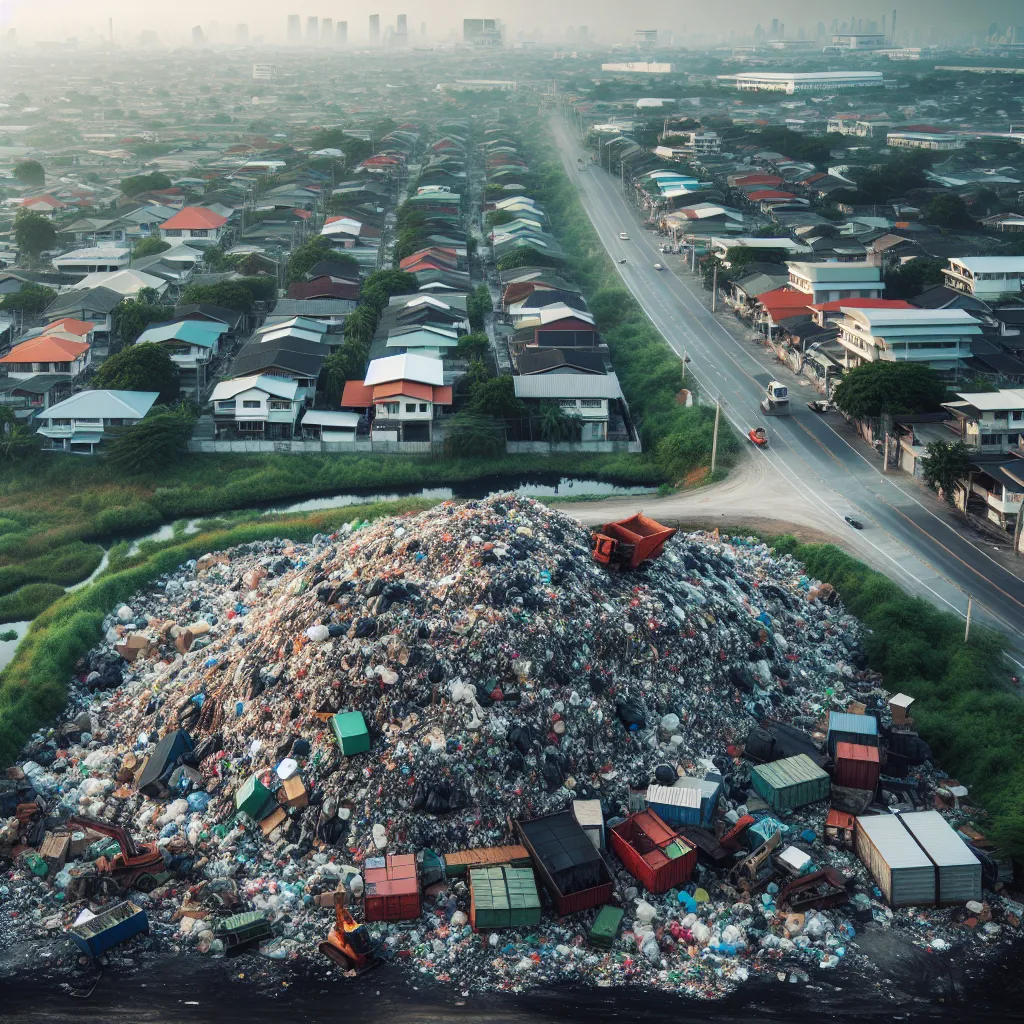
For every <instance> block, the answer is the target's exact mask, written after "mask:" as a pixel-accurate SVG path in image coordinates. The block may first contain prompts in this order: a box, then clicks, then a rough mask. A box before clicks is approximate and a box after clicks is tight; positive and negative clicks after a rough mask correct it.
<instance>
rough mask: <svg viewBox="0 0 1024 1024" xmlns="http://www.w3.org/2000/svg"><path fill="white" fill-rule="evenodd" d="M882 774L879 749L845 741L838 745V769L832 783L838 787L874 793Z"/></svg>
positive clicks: (833, 774)
mask: <svg viewBox="0 0 1024 1024" xmlns="http://www.w3.org/2000/svg"><path fill="white" fill-rule="evenodd" d="M880 772H881V765H880V764H879V762H878V747H869V746H867V745H866V744H863V743H846V742H845V741H844V742H840V743H837V744H836V767H835V771H834V772H833V773H832V781H833V782H834V783H835V784H836V785H837V786H846V787H848V788H849V789H870V790H872V791H874V790H875V789H876V788H877V786H878V776H879V773H880Z"/></svg>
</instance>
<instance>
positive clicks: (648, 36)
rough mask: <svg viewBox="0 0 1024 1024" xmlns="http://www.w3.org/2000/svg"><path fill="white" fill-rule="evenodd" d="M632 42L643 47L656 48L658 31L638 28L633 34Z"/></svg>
mask: <svg viewBox="0 0 1024 1024" xmlns="http://www.w3.org/2000/svg"><path fill="white" fill-rule="evenodd" d="M633 42H634V43H638V44H641V45H645V46H657V44H658V30H657V29H656V28H638V29H637V30H636V31H635V32H634V33H633Z"/></svg>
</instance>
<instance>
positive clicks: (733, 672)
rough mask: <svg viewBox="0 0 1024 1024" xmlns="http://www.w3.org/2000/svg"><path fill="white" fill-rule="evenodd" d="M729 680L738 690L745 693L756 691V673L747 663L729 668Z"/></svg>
mask: <svg viewBox="0 0 1024 1024" xmlns="http://www.w3.org/2000/svg"><path fill="white" fill-rule="evenodd" d="M729 680H730V682H731V683H732V684H733V686H735V687H736V689H737V690H740V691H742V692H743V693H753V692H754V685H755V680H754V675H753V673H752V672H751V671H750V669H749V668H747V666H746V665H732V666H730V668H729Z"/></svg>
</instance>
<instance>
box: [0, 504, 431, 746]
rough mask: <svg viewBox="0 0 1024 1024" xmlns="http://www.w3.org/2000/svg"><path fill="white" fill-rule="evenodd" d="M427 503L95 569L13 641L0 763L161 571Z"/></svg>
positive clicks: (264, 525) (318, 519)
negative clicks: (113, 620) (117, 612)
mask: <svg viewBox="0 0 1024 1024" xmlns="http://www.w3.org/2000/svg"><path fill="white" fill-rule="evenodd" d="M431 504H433V503H432V502H430V501H426V500H418V499H407V500H404V501H398V502H381V503H378V504H374V505H353V506H350V507H348V508H344V509H330V510H327V511H324V512H312V513H306V514H304V515H300V516H275V517H272V518H269V519H261V520H259V521H254V522H247V523H242V524H240V525H237V526H233V527H231V528H229V529H226V530H220V531H213V532H208V533H200V534H196V535H195V536H192V537H189V538H188V539H187V540H185V541H182V542H179V543H175V542H169V543H168V544H166V545H164V546H162V547H161V548H160V549H159V550H155V551H153V552H151V553H150V554H148V555H147V554H143V553H140V554H139V555H137V556H134V557H133V558H127V557H122V558H120V559H119V568H118V570H117V571H114V572H110V571H106V572H104V573H102V574H101V575H100V576H99V577H98V578H97V579H96V580H95V581H94V582H93V583H91V584H90V585H89V586H87V587H83V588H82V589H81V590H77V591H75V592H73V593H70V594H66V595H64V596H62V597H61V598H60V599H59V600H57V601H55V602H54V603H53V604H51V605H50V606H49V607H48V608H47V609H46V610H45V611H44V612H42V614H41V615H39V616H38V617H37V618H36V620H35V621H34V622H33V623H32V625H31V626H30V627H29V630H28V633H27V634H26V635H25V637H24V639H23V640H22V642H21V643H20V644H19V645H18V650H17V651H16V653H15V656H14V659H13V660H12V661H11V663H10V664H9V665H8V666H7V668H5V669H4V670H3V672H0V764H10V763H11V761H13V759H14V757H15V756H16V755H17V753H18V751H19V750H20V749H21V747H22V746H23V745H24V744H25V742H26V740H27V739H28V737H29V736H30V735H31V734H32V733H33V732H35V731H36V730H37V729H40V728H42V727H43V726H45V725H46V724H47V723H48V722H50V721H52V719H53V718H54V717H56V716H57V715H58V714H59V713H60V712H61V711H62V710H63V708H64V706H65V704H66V702H67V684H68V680H69V679H70V677H71V671H72V669H73V667H74V664H75V662H76V661H77V660H78V659H79V658H80V657H82V655H84V654H85V653H86V652H87V651H89V650H90V649H91V648H92V647H94V646H95V645H96V644H97V643H98V642H99V640H100V638H101V625H102V622H103V618H104V616H106V615H107V614H108V613H109V612H110V610H111V609H112V608H114V607H116V606H117V605H118V604H120V603H122V602H124V601H126V600H127V599H128V598H130V597H131V596H132V594H134V593H136V592H137V591H139V590H141V589H143V588H145V587H147V586H149V585H150V584H152V583H153V581H154V580H156V579H157V578H158V577H160V576H161V575H163V574H164V573H168V572H173V571H174V570H175V569H176V568H177V567H178V566H180V565H181V564H182V563H183V562H186V561H188V560H189V559H190V558H198V557H199V556H200V555H203V554H205V553H206V552H208V551H217V550H223V549H225V548H229V547H233V546H235V545H238V544H247V543H251V542H253V541H260V540H268V539H271V538H274V537H289V538H291V539H292V540H296V541H307V540H309V539H310V538H311V537H312V536H313V535H314V534H315V533H329V532H331V531H333V530H336V529H337V528H338V527H339V526H341V524H342V523H346V522H353V521H356V520H363V519H374V518H378V517H380V516H384V515H398V514H402V513H406V512H418V511H420V510H422V509H424V508H427V507H429V506H430V505H431Z"/></svg>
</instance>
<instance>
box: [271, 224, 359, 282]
mask: <svg viewBox="0 0 1024 1024" xmlns="http://www.w3.org/2000/svg"><path fill="white" fill-rule="evenodd" d="M328 259H329V260H337V261H338V262H339V263H348V264H352V265H353V266H355V267H358V266H359V263H358V261H357V260H356V259H355V258H354V257H352V256H349V255H348V254H347V253H343V252H338V250H336V249H335V248H334V246H333V245H332V244H331V240H330V239H329V238H327V237H326V236H325V235H314V237H313V238H311V239H310V240H309V241H308V242H303V244H302V245H300V246H299V247H298V248H297V249H296V250H295V251H294V252H293V253H292V254H291V256H290V257H289V259H288V280H289V281H305V280H306V275H307V274H308V273H309V271H310V270H312V268H313V267H315V266H316V265H317V264H318V263H319V262H320V261H321V260H328Z"/></svg>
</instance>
